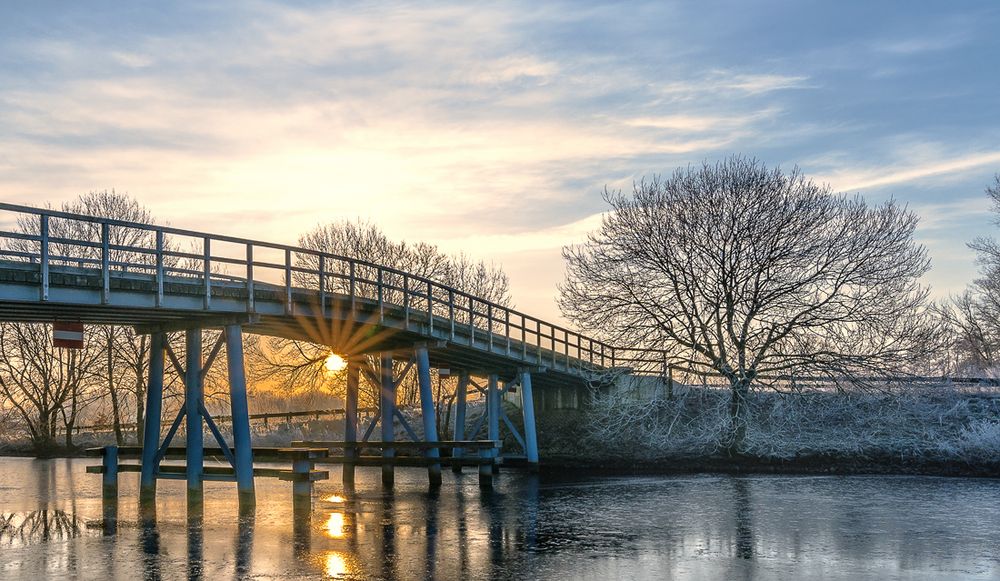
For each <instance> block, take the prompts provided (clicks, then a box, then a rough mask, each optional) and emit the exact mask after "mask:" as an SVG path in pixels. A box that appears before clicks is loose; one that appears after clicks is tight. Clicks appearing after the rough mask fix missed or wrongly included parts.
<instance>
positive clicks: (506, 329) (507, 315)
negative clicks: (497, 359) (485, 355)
mask: <svg viewBox="0 0 1000 581" xmlns="http://www.w3.org/2000/svg"><path fill="white" fill-rule="evenodd" d="M503 324H504V331H503V334H504V335H505V336H506V337H507V356H508V357H510V309H504V310H503Z"/></svg>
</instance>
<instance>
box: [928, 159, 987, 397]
mask: <svg viewBox="0 0 1000 581" xmlns="http://www.w3.org/2000/svg"><path fill="white" fill-rule="evenodd" d="M986 195H988V196H989V197H990V199H991V200H992V201H993V213H994V220H993V221H994V223H995V224H997V225H998V226H1000V174H996V175H995V176H994V177H993V183H992V184H991V185H990V186H989V187H987V188H986ZM969 247H970V248H971V249H973V250H975V251H976V255H977V258H978V262H979V267H980V276H979V278H978V279H976V280H975V281H974V282H973V283H972V284H971V285H970V287H969V288H968V289H967V290H966V291H965V292H964V293H962V294H961V295H959V296H958V297H955V298H954V299H952V300H951V302H950V304H948V305H944V306H942V307H941V309H940V312H941V314H942V316H943V317H944V319H945V321H947V322H948V323H949V324H950V327H951V330H952V332H953V334H954V347H955V350H956V351H957V353H958V356H959V358H960V366H961V367H960V371H961V372H963V373H969V374H988V375H991V376H994V377H995V376H996V375H997V374H998V373H1000V242H998V241H997V240H996V239H995V238H989V237H979V238H976V239H975V240H973V241H972V242H971V243H970V244H969Z"/></svg>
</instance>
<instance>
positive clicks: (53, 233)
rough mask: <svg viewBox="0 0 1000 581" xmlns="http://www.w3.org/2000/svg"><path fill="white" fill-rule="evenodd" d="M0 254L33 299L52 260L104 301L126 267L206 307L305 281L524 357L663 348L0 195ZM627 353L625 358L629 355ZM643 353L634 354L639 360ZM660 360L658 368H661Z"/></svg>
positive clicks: (333, 263) (605, 365)
mask: <svg viewBox="0 0 1000 581" xmlns="http://www.w3.org/2000/svg"><path fill="white" fill-rule="evenodd" d="M0 259H2V260H7V261H17V262H27V263H30V264H33V265H37V268H38V272H39V287H40V296H39V300H41V301H47V300H48V296H49V285H50V274H51V273H50V269H51V268H52V267H53V266H68V267H78V268H86V269H91V271H93V270H97V271H99V272H100V277H101V280H102V302H105V303H107V302H110V298H111V282H110V281H111V275H112V273H115V274H116V275H123V274H132V275H141V276H144V277H147V278H148V279H149V280H151V281H153V283H154V288H155V292H156V305H157V306H160V305H162V303H163V295H164V285H165V284H167V283H168V282H171V281H177V280H187V281H191V282H195V283H197V284H200V285H201V287H202V293H203V294H202V300H203V303H204V308H205V309H209V308H210V307H211V302H212V300H213V293H212V290H213V288H214V287H216V286H218V285H226V286H238V287H242V288H244V289H245V290H246V300H247V305H246V310H247V312H254V311H255V309H256V307H255V305H254V301H255V297H256V294H255V289H258V288H267V289H269V290H272V291H278V292H279V293H281V296H282V297H283V300H284V303H285V308H286V310H287V312H288V313H289V314H292V312H293V304H294V302H295V298H296V293H299V292H301V291H310V292H312V293H315V294H316V295H317V296H318V297H319V300H318V302H319V305H320V306H321V308H322V309H324V311H325V309H327V308H328V305H329V304H330V302H331V299H332V298H334V296H335V295H336V296H337V297H336V298H339V299H340V300H341V301H345V300H346V301H347V303H348V304H349V305H350V308H351V309H355V308H356V307H358V306H359V303H361V302H364V305H365V307H366V308H369V309H373V310H374V311H375V312H376V314H377V316H378V317H379V318H380V319H381V318H383V317H385V316H386V314H387V313H388V312H389V311H392V313H393V315H394V316H398V315H399V314H400V313H401V314H402V316H403V318H404V320H405V323H406V326H407V328H409V327H410V325H411V323H412V324H414V325H417V324H421V325H426V326H427V327H428V329H429V330H430V331H432V334H433V332H439V333H440V332H443V333H445V335H446V336H448V337H450V338H451V339H452V340H455V341H457V342H458V344H462V343H463V341H464V342H465V344H467V345H468V346H471V347H474V348H477V349H486V350H488V351H490V352H493V353H501V354H507V355H509V356H511V357H513V358H516V359H520V360H522V361H524V362H525V363H527V364H532V363H534V364H538V365H546V366H549V365H550V366H559V367H564V368H565V369H580V370H599V369H610V368H615V367H620V366H623V365H631V364H635V363H641V364H642V365H641V366H640V367H643V368H645V367H648V366H650V365H660V363H661V359H662V356H661V355H662V352H658V351H649V352H648V357H646V358H645V359H641V358H639V357H635V353H638V351H637V350H621V349H616V348H615V347H613V346H611V345H609V344H607V343H605V342H602V341H599V340H596V339H593V338H591V337H587V336H585V335H583V334H581V333H577V332H575V331H572V330H569V329H566V328H565V327H562V326H559V325H555V324H553V323H549V322H546V321H543V320H541V319H539V318H536V317H532V316H531V315H528V314H526V313H523V312H520V311H518V310H516V309H512V308H509V307H506V306H504V305H500V304H498V303H495V302H492V301H488V300H485V299H482V298H480V297H477V296H474V295H472V294H470V293H468V292H466V291H463V290H461V289H458V288H455V287H453V286H449V285H446V284H443V283H440V282H437V281H434V280H432V279H429V278H426V277H422V276H418V275H414V274H411V273H408V272H405V271H403V270H399V269H396V268H392V267H388V266H383V265H379V264H376V263H373V262H368V261H365V260H361V259H357V258H350V257H346V256H339V255H335V254H330V253H325V252H321V251H317V250H313V249H309V248H301V247H295V246H289V245H285V244H276V243H271V242H262V241H257V240H250V239H245V238H239V237H234V236H224V235H217V234H209V233H205V232H198V231H193V230H184V229H180V228H173V227H170V226H160V225H155V224H146V223H141V222H130V221H124V220H116V219H111V218H104V217H99V216H90V215H83V214H72V213H67V212H61V211H57V210H51V209H44V208H33V207H29V206H23V205H16V204H8V203H0ZM627 359H628V360H633V361H627ZM640 359H641V361H640ZM664 369H665V368H664Z"/></svg>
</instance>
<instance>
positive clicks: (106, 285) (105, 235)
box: [101, 222, 111, 305]
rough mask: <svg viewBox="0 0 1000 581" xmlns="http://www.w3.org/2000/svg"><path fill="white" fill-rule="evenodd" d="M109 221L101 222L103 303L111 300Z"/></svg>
mask: <svg viewBox="0 0 1000 581" xmlns="http://www.w3.org/2000/svg"><path fill="white" fill-rule="evenodd" d="M110 228H111V227H110V226H108V223H107V222H101V304H102V305H106V304H108V303H109V302H110V301H111V248H110V246H111V232H110Z"/></svg>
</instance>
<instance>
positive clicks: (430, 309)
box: [427, 280, 434, 335]
mask: <svg viewBox="0 0 1000 581" xmlns="http://www.w3.org/2000/svg"><path fill="white" fill-rule="evenodd" d="M427 324H428V325H429V327H430V332H431V335H433V334H434V289H433V287H432V285H431V281H430V280H428V281H427Z"/></svg>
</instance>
